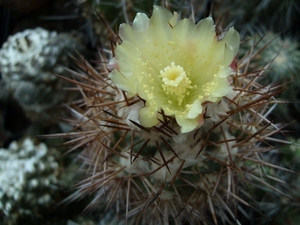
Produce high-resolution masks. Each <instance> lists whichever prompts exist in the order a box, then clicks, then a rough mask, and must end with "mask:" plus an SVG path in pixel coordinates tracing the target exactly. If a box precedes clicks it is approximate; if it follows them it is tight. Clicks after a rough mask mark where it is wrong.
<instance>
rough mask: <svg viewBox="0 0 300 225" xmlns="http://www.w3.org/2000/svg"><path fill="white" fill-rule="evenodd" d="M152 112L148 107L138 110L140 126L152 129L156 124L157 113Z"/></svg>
mask: <svg viewBox="0 0 300 225" xmlns="http://www.w3.org/2000/svg"><path fill="white" fill-rule="evenodd" d="M154 110H155V109H154ZM154 110H153V109H151V108H150V107H144V108H142V109H141V110H140V112H139V115H140V117H139V119H140V123H141V125H142V126H145V127H153V126H155V125H156V124H157V123H158V119H157V112H156V111H154Z"/></svg>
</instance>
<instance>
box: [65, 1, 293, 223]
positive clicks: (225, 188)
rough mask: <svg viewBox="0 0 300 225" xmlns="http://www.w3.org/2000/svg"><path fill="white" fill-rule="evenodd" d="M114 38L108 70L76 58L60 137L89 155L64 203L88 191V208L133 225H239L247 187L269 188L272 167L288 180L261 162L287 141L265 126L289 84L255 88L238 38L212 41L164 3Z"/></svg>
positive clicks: (255, 73)
mask: <svg viewBox="0 0 300 225" xmlns="http://www.w3.org/2000/svg"><path fill="white" fill-rule="evenodd" d="M113 36H114V37H115V40H113V41H115V42H117V44H116V46H113V49H112V50H111V51H109V50H107V49H103V51H102V52H101V54H100V59H101V63H100V64H99V65H97V67H96V68H95V67H93V66H92V65H91V64H89V63H88V62H87V61H85V60H84V59H82V58H81V59H78V60H77V64H78V66H79V71H80V72H75V71H74V73H73V76H74V77H75V78H76V80H69V81H70V82H72V83H74V84H76V85H78V89H79V90H80V91H81V93H82V94H83V99H82V101H81V102H80V103H79V104H78V106H74V107H73V108H72V112H73V114H74V116H75V119H74V120H70V123H71V124H72V125H73V126H74V131H73V132H69V133H68V134H62V136H67V137H68V138H71V141H70V142H69V143H71V144H74V147H73V149H76V148H78V147H84V151H83V152H82V153H81V154H80V158H81V159H82V160H83V167H84V168H86V169H87V172H86V174H87V178H86V179H85V180H83V181H82V182H80V183H79V184H78V185H77V190H76V191H75V192H74V193H73V194H72V195H71V196H69V198H68V199H66V201H75V200H76V199H80V198H82V197H84V196H87V195H91V194H92V196H93V199H92V201H91V203H90V205H89V206H88V207H87V209H92V210H98V211H97V212H101V211H106V212H109V213H115V215H116V216H120V220H123V221H126V223H128V224H211V223H215V224H218V223H220V224H226V223H232V222H235V223H237V224H240V222H239V217H240V215H241V214H242V213H244V214H246V213H245V210H244V209H243V207H244V206H247V207H252V208H253V209H254V207H253V206H254V205H255V197H253V196H252V187H251V185H255V184H259V185H260V186H261V188H262V189H263V187H264V186H266V185H268V181H269V179H270V177H269V176H267V174H266V172H265V170H266V169H267V168H273V169H276V170H282V171H288V170H287V169H285V168H282V167H280V166H276V165H273V164H271V163H268V162H265V161H264V158H263V154H265V153H266V152H270V151H271V150H272V144H274V143H276V142H277V141H278V142H282V143H288V142H286V141H283V140H277V139H276V138H275V137H273V135H274V134H276V133H280V132H281V130H280V126H279V125H278V124H275V123H272V122H271V121H269V120H268V115H269V114H270V113H271V112H272V110H273V109H274V105H275V104H276V99H275V98H274V95H276V94H278V93H280V92H281V87H280V86H271V85H261V84H260V83H258V80H259V79H258V78H259V77H260V76H262V74H263V73H264V70H250V69H252V68H251V67H249V66H248V64H249V63H251V58H252V56H251V54H250V53H246V54H245V55H244V57H240V59H238V60H237V59H236V58H235V55H236V53H237V51H238V46H239V35H238V33H237V31H235V30H234V29H233V28H230V29H229V30H228V31H227V32H222V33H219V34H216V33H215V27H214V25H213V20H212V19H211V18H206V19H203V20H201V21H200V22H199V23H197V25H195V24H194V23H193V22H192V21H191V20H188V19H180V18H179V15H178V14H177V13H175V12H174V14H172V13H171V12H169V11H168V10H166V9H164V8H161V7H157V6H156V7H154V10H153V13H152V16H151V17H150V19H149V18H148V17H147V16H146V15H145V14H143V13H138V14H137V15H136V17H135V19H134V21H133V24H132V26H130V25H122V26H121V27H120V31H119V36H118V35H117V34H115V35H113ZM119 38H120V39H119ZM113 56H114V57H113ZM108 62H110V63H108ZM65 79H66V78H65ZM178 93H179V94H178ZM174 96H175V97H174ZM278 180H279V179H278ZM278 180H277V181H278ZM248 216H249V215H248ZM249 218H250V216H249Z"/></svg>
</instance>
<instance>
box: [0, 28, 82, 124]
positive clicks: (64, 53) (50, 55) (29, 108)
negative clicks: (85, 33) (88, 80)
mask: <svg viewBox="0 0 300 225" xmlns="http://www.w3.org/2000/svg"><path fill="white" fill-rule="evenodd" d="M80 41H81V40H80V39H79V38H75V37H73V36H72V35H69V34H58V33H57V32H54V31H53V32H49V31H47V30H44V29H42V28H36V29H28V30H25V31H23V32H19V33H16V34H14V35H12V36H10V37H9V38H8V40H7V41H6V42H5V43H4V44H3V46H2V49H1V50H0V70H1V74H2V82H3V84H2V87H3V89H2V90H1V92H6V93H9V94H7V95H8V96H9V95H12V96H13V97H14V98H15V99H16V100H17V101H18V103H19V104H20V105H21V106H22V108H23V109H24V111H25V112H26V114H27V116H28V117H29V118H30V119H32V120H33V121H38V122H43V123H47V122H49V121H52V120H53V119H54V118H53V117H54V115H57V109H53V108H54V107H55V106H58V105H59V104H61V103H62V102H63V101H68V100H70V98H68V97H69V96H70V93H69V94H67V93H66V92H65V91H63V90H62V89H63V88H64V87H65V86H66V83H65V82H64V81H63V80H61V79H58V78H57V77H55V76H54V75H53V74H60V75H63V74H67V73H66V72H65V71H64V67H70V66H71V60H70V57H69V56H68V53H75V51H76V50H78V51H82V50H83V46H82V45H81V43H80ZM0 96H4V94H3V93H1V94H0Z"/></svg>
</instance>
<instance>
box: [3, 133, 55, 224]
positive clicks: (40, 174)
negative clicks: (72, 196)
mask: <svg viewBox="0 0 300 225" xmlns="http://www.w3.org/2000/svg"><path fill="white" fill-rule="evenodd" d="M58 168H59V165H58V163H57V161H56V160H55V157H54V155H53V149H48V147H47V146H46V145H45V144H44V143H40V144H35V143H34V140H32V139H30V138H26V139H24V140H23V141H20V142H13V143H11V144H10V146H9V148H8V149H0V184H1V186H0V214H2V213H3V214H4V215H5V216H6V217H7V218H9V219H11V220H15V219H17V218H16V217H17V215H28V214H32V213H34V212H33V210H36V207H44V206H47V205H49V204H50V203H51V193H53V191H54V190H55V187H56V184H57V183H58V180H57V176H58Z"/></svg>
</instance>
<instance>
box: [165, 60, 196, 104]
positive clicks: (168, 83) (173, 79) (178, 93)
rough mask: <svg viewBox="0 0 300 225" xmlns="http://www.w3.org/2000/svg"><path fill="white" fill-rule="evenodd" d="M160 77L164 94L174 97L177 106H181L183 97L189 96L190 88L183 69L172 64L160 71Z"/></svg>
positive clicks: (189, 81)
mask: <svg viewBox="0 0 300 225" xmlns="http://www.w3.org/2000/svg"><path fill="white" fill-rule="evenodd" d="M160 77H161V78H162V81H163V84H162V87H163V90H164V91H165V92H166V94H168V95H173V96H174V97H176V99H177V100H178V105H181V104H182V101H183V99H184V97H185V96H186V95H188V94H189V91H188V89H190V88H191V87H192V86H191V80H190V79H189V78H188V76H187V75H186V72H185V71H184V69H183V68H182V67H181V66H178V65H175V63H174V62H172V63H171V66H167V67H165V68H164V69H163V70H161V71H160ZM170 101H171V100H170ZM170 103H173V102H170Z"/></svg>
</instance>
